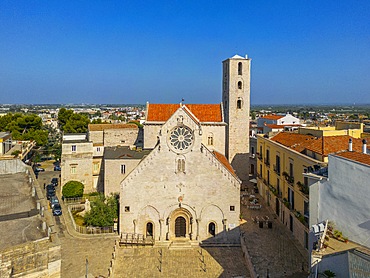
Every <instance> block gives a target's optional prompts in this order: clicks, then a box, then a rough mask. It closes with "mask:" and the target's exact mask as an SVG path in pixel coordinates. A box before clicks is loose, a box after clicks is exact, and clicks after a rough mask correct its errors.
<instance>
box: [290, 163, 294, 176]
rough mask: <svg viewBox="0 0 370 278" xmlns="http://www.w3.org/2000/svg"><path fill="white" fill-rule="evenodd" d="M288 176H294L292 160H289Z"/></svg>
mask: <svg viewBox="0 0 370 278" xmlns="http://www.w3.org/2000/svg"><path fill="white" fill-rule="evenodd" d="M289 176H290V177H294V171H293V162H289Z"/></svg>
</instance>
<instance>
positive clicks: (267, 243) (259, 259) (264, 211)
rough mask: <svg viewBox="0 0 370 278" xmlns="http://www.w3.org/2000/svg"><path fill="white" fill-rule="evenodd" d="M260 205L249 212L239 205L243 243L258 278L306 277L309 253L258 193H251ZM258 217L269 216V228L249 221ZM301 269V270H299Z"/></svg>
mask: <svg viewBox="0 0 370 278" xmlns="http://www.w3.org/2000/svg"><path fill="white" fill-rule="evenodd" d="M254 195H255V196H256V197H257V198H258V199H259V200H260V203H261V204H262V208H261V209H260V210H251V209H248V208H247V207H246V206H245V205H241V213H242V215H243V216H244V219H245V220H246V223H244V224H242V225H241V232H242V235H243V238H244V241H245V243H246V246H247V249H248V252H249V255H250V257H251V261H252V264H253V266H254V269H255V272H256V274H257V275H259V277H267V275H269V276H268V277H270V278H272V277H307V272H305V271H307V268H308V253H307V251H306V250H305V249H304V248H303V247H302V246H301V245H300V244H299V242H298V241H297V240H296V239H294V237H293V236H292V235H291V234H290V232H289V231H288V229H287V227H286V226H284V225H283V224H282V223H281V222H280V221H279V220H278V219H275V217H276V215H275V214H274V213H273V212H272V211H271V210H270V209H268V208H267V206H266V204H265V203H264V202H263V201H262V198H261V197H260V196H259V195H258V194H254ZM256 216H258V217H259V218H260V219H261V218H262V217H263V216H268V217H269V220H271V221H272V228H268V227H266V225H265V224H266V223H264V226H263V228H260V227H259V224H257V223H255V222H254V221H253V220H252V217H253V218H255V217H256ZM302 269H304V271H302Z"/></svg>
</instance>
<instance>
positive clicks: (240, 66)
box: [238, 62, 243, 75]
mask: <svg viewBox="0 0 370 278" xmlns="http://www.w3.org/2000/svg"><path fill="white" fill-rule="evenodd" d="M242 74H243V64H242V62H239V63H238V75H242Z"/></svg>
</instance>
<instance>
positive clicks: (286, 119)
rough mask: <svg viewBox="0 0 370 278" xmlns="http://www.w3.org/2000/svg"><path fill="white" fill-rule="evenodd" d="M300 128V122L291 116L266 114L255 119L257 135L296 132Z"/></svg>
mask: <svg viewBox="0 0 370 278" xmlns="http://www.w3.org/2000/svg"><path fill="white" fill-rule="evenodd" d="M300 126H302V125H301V123H300V120H299V119H298V118H296V117H294V116H293V115H291V114H286V115H285V116H284V115H275V114H268V115H265V116H262V117H260V118H258V119H257V130H258V131H259V132H258V133H263V134H266V133H269V132H278V131H283V130H288V131H289V130H290V131H292V130H297V129H298V127H300Z"/></svg>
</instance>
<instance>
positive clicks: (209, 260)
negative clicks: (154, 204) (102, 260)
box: [113, 247, 250, 278]
mask: <svg viewBox="0 0 370 278" xmlns="http://www.w3.org/2000/svg"><path fill="white" fill-rule="evenodd" d="M113 273H114V277H225V278H226V277H244V278H247V277H250V274H249V270H248V269H247V268H246V266H245V264H244V259H243V254H242V251H241V249H240V247H209V248H200V247H198V248H188V249H181V250H171V249H168V248H167V247H165V248H159V247H154V248H150V247H146V248H137V247H134V248H130V247H128V248H123V247H120V248H118V249H117V261H116V262H115V265H114V269H113Z"/></svg>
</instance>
